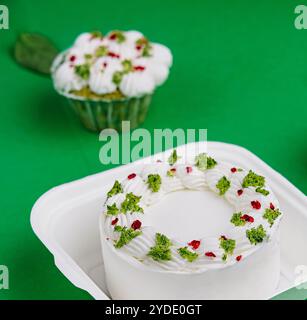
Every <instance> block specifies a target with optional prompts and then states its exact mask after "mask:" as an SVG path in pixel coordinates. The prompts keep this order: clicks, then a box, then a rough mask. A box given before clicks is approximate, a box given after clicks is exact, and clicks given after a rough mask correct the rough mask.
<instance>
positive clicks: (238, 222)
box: [230, 212, 246, 227]
mask: <svg viewBox="0 0 307 320" xmlns="http://www.w3.org/2000/svg"><path fill="white" fill-rule="evenodd" d="M241 217H242V212H237V213H234V214H233V215H232V218H231V220H230V222H231V223H233V224H234V225H235V226H236V227H240V226H244V225H245V224H246V221H245V220H243V219H241Z"/></svg>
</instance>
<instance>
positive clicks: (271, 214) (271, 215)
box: [263, 208, 281, 227]
mask: <svg viewBox="0 0 307 320" xmlns="http://www.w3.org/2000/svg"><path fill="white" fill-rule="evenodd" d="M280 215H281V212H280V211H279V209H275V210H272V209H270V208H267V209H265V212H264V215H263V218H264V219H266V220H268V222H269V224H270V226H271V227H272V225H273V224H274V221H275V220H276V219H277V218H278V217H279V216H280Z"/></svg>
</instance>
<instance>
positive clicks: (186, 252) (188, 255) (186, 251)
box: [177, 247, 198, 262]
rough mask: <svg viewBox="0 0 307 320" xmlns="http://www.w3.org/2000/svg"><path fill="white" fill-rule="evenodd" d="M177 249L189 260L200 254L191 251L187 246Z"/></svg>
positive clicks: (191, 260)
mask: <svg viewBox="0 0 307 320" xmlns="http://www.w3.org/2000/svg"><path fill="white" fill-rule="evenodd" d="M177 251H178V253H179V254H180V256H181V257H182V258H183V259H186V260H188V261H189V262H193V261H194V260H196V259H197V258H198V254H197V253H196V252H191V251H190V250H189V249H188V248H187V247H183V248H179V249H178V250H177Z"/></svg>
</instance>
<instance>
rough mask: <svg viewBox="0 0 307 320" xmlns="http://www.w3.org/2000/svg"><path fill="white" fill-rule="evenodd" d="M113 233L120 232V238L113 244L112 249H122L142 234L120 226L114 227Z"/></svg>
mask: <svg viewBox="0 0 307 320" xmlns="http://www.w3.org/2000/svg"><path fill="white" fill-rule="evenodd" d="M114 231H116V232H120V237H119V239H118V240H117V241H116V242H115V244H114V247H115V248H117V249H119V248H122V247H123V246H124V245H126V244H128V243H129V242H130V241H131V240H132V239H134V238H136V237H137V236H139V235H141V234H142V232H141V231H139V230H133V229H132V228H127V227H121V226H116V227H115V228H114Z"/></svg>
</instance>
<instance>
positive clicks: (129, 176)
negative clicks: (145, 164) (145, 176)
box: [128, 173, 136, 180]
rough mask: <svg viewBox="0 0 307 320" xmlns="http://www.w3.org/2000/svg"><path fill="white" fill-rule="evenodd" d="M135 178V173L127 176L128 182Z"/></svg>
mask: <svg viewBox="0 0 307 320" xmlns="http://www.w3.org/2000/svg"><path fill="white" fill-rule="evenodd" d="M135 177H136V174H135V173H130V174H129V175H128V180H131V179H134V178H135Z"/></svg>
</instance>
